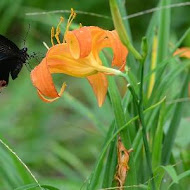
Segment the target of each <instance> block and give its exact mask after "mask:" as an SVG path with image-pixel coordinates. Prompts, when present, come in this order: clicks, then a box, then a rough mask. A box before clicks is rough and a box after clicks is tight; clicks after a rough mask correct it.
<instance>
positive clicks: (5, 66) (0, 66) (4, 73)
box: [0, 59, 11, 85]
mask: <svg viewBox="0 0 190 190" xmlns="http://www.w3.org/2000/svg"><path fill="white" fill-rule="evenodd" d="M10 66H11V64H10V61H9V60H8V59H3V60H1V61H0V81H5V82H6V85H8V83H9V73H10V68H11V67H10Z"/></svg>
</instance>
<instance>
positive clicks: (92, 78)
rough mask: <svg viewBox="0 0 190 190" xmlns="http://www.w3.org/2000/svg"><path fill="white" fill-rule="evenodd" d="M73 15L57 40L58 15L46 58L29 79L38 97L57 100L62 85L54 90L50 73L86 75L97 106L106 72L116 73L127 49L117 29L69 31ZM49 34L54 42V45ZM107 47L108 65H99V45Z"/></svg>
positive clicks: (103, 90) (99, 103) (91, 27)
mask: <svg viewBox="0 0 190 190" xmlns="http://www.w3.org/2000/svg"><path fill="white" fill-rule="evenodd" d="M74 17H75V13H74V12H72V13H71V16H70V18H69V20H68V23H67V28H66V32H65V34H64V39H63V42H61V41H60V39H59V34H60V27H59V26H60V24H61V22H62V21H63V18H61V21H60V23H59V24H58V26H57V29H56V33H55V34H54V28H52V32H51V41H52V45H53V46H52V47H51V48H50V49H49V50H48V52H47V54H46V57H45V58H44V59H43V60H42V61H41V63H40V64H39V65H38V66H37V67H35V68H34V70H33V71H32V72H31V80H32V83H33V85H34V86H35V87H36V88H37V91H38V94H39V96H40V98H41V99H42V100H44V101H46V102H52V101H54V100H56V99H58V98H59V97H60V96H61V95H62V93H63V92H64V90H65V87H66V84H65V83H64V84H63V85H62V88H61V91H60V92H59V93H58V92H57V90H56V88H55V86H54V83H53V79H52V76H51V74H53V73H63V74H67V75H70V76H74V77H86V78H87V79H88V81H89V83H90V85H91V86H92V88H93V91H94V93H95V95H96V98H97V101H98V105H99V106H102V104H103V102H104V100H105V96H106V93H107V88H108V81H107V79H106V74H112V75H119V74H121V71H120V70H122V69H123V68H124V66H125V62H126V57H127V54H128V51H127V49H126V48H125V47H124V46H123V45H122V43H121V42H120V40H119V37H118V34H117V32H116V31H115V30H114V31H108V30H103V29H101V28H99V27H94V26H89V27H81V28H79V29H76V30H73V31H69V26H70V24H71V22H72V20H73V19H74ZM53 37H55V38H56V40H57V43H58V44H56V45H54V41H53ZM106 47H110V48H112V50H113V60H112V65H111V66H112V67H117V68H119V70H116V69H113V68H108V67H105V66H103V65H102V61H101V59H100V57H99V53H100V51H101V50H102V49H103V48H106ZM46 97H47V98H46Z"/></svg>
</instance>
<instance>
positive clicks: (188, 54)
mask: <svg viewBox="0 0 190 190" xmlns="http://www.w3.org/2000/svg"><path fill="white" fill-rule="evenodd" d="M174 55H179V56H180V57H185V58H189V59H190V48H189V47H183V48H180V49H177V50H176V51H175V53H174Z"/></svg>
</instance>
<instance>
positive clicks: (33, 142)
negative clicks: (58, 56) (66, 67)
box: [0, 0, 190, 190]
mask: <svg viewBox="0 0 190 190" xmlns="http://www.w3.org/2000/svg"><path fill="white" fill-rule="evenodd" d="M179 2H180V3H181V1H175V2H173V1H172V2H171V1H170V0H162V1H155V2H154V4H153V2H152V1H150V0H149V1H148V0H147V5H144V4H143V2H139V1H137V0H135V1H133V2H126V4H125V5H124V4H123V3H124V1H122V0H114V1H113V0H110V1H109V2H106V1H105V2H104V1H101V0H98V1H96V2H95V1H88V2H87V1H84V0H83V1H80V3H79V1H76V2H74V1H73V2H72V3H71V2H69V1H67V2H65V3H63V2H62V1H56V3H55V2H54V1H51V2H50V3H47V2H45V1H43V0H39V1H30V2H29V1H28V2H26V1H22V0H19V1H13V0H9V1H5V0H3V1H0V21H1V28H0V33H1V34H4V35H6V36H7V37H9V38H10V39H12V40H13V41H14V42H15V43H16V44H18V45H19V47H22V46H23V43H24V42H23V39H24V38H25V36H26V31H27V30H28V24H30V25H31V27H30V30H29V34H28V36H27V38H26V44H27V47H28V48H29V51H30V52H33V51H35V52H37V54H39V56H38V59H39V60H40V59H41V57H43V55H44V54H45V52H46V49H45V47H44V46H43V44H42V42H43V41H45V42H46V43H47V44H48V45H50V29H51V26H56V25H57V23H58V21H59V17H60V16H61V15H62V14H61V13H58V14H45V15H38V16H32V15H28V16H27V15H25V13H27V12H28V13H29V12H40V11H52V10H57V9H67V10H69V9H70V8H71V7H73V8H74V9H76V10H81V11H87V12H89V13H93V12H95V13H99V14H103V15H107V16H109V18H112V20H111V19H106V18H101V17H96V16H92V15H88V16H86V15H83V14H78V15H77V19H76V20H75V23H74V25H73V26H72V27H73V28H75V27H76V26H78V24H79V23H80V22H81V23H82V24H83V25H97V26H100V27H103V28H104V29H110V30H111V29H113V28H116V30H118V31H119V34H120V37H121V39H122V41H123V43H124V44H125V45H126V46H127V47H128V48H129V49H130V50H131V51H130V53H129V56H128V58H127V68H126V69H127V70H128V72H127V73H124V74H126V76H125V77H124V78H123V77H121V76H120V77H118V76H117V77H116V76H109V77H108V80H109V90H108V95H107V99H106V102H105V104H104V105H103V107H102V108H99V107H98V105H97V102H96V99H95V96H94V94H93V92H92V90H91V88H90V85H89V84H88V83H87V80H85V79H77V78H72V77H68V76H62V75H58V76H57V77H56V78H55V81H56V84H57V85H59V84H61V83H62V82H63V81H66V82H67V85H68V86H67V89H66V93H65V94H64V95H63V97H61V98H60V99H59V100H58V101H56V102H54V103H51V104H46V103H44V102H42V101H41V100H40V99H39V98H38V96H37V93H36V90H35V89H34V88H33V86H32V84H31V81H30V73H29V72H28V70H27V69H26V68H25V67H24V68H23V70H22V72H21V73H20V75H19V77H18V79H16V80H15V81H10V84H9V86H8V87H7V88H5V89H3V91H2V92H1V93H0V105H1V109H0V118H1V119H0V139H2V141H1V144H0V189H2V190H12V189H15V190H26V189H32V190H38V189H44V190H75V189H76V190H78V189H90V190H94V189H106V188H111V187H113V188H114V187H115V185H116V182H115V181H114V175H115V172H116V165H117V149H116V145H117V138H118V135H120V136H121V139H122V142H123V143H124V145H125V147H126V148H127V149H130V148H133V150H134V151H133V152H132V153H131V154H130V161H129V167H130V169H129V171H128V175H127V178H126V181H125V186H126V188H125V189H128V188H129V189H175V190H176V189H179V190H186V189H189V188H190V183H189V181H190V158H189V154H190V151H189V146H190V139H189V137H188V134H189V125H190V109H189V106H190V103H189V100H190V99H189V94H188V93H189V92H188V85H189V83H190V73H189V72H190V60H188V59H185V58H183V59H181V58H179V57H178V56H175V57H174V56H173V53H174V52H175V50H176V49H177V48H178V47H181V46H189V45H190V28H189V27H190V26H189V20H188V15H189V6H186V7H177V8H173V9H171V8H167V9H161V10H160V11H156V12H153V13H152V14H149V15H142V16H140V17H137V18H134V19H131V20H127V19H124V20H123V19H122V17H125V16H127V14H129V13H134V12H138V11H142V10H145V9H148V8H152V7H153V6H166V5H170V4H171V3H179ZM110 9H111V11H110ZM126 10H127V11H126ZM63 16H65V17H68V16H69V15H68V14H63ZM155 35H156V37H157V39H158V48H157V51H156V54H157V59H156V67H155V69H154V70H151V56H152V45H153V37H155ZM144 36H145V37H146V39H147V49H146V48H141V43H142V40H141V39H142V38H143V37H144ZM19 43H20V44H19ZM145 49H146V50H145ZM41 54H42V55H41ZM109 54H110V51H109V50H108V51H107V50H105V51H103V52H102V54H101V59H102V61H103V63H104V65H110V55H109ZM145 54H146V58H145V57H143V56H144V55H145ZM142 58H145V59H144V60H143V61H142ZM33 63H34V65H37V64H38V61H36V60H35V59H33V60H31V65H33ZM142 63H143V67H142ZM152 74H155V83H154V87H153V90H152V93H151V95H150V97H149V96H148V89H149V84H150V80H151V76H152ZM126 81H127V82H128V83H130V88H127V82H126ZM139 101H140V103H139ZM142 125H143V126H142ZM142 127H143V128H142ZM146 142H147V143H146ZM147 156H148V157H149V158H148V159H147ZM151 173H152V174H151ZM127 187H128V188H127ZM154 187H155V188H154Z"/></svg>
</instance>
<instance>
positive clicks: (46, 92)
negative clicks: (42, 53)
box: [31, 58, 66, 101]
mask: <svg viewBox="0 0 190 190" xmlns="http://www.w3.org/2000/svg"><path fill="white" fill-rule="evenodd" d="M31 80H32V83H33V85H34V86H35V87H36V88H37V91H38V94H39V96H40V98H41V99H43V100H44V101H46V99H45V96H47V97H49V98H52V99H54V100H56V99H57V98H59V97H60V96H61V95H62V94H63V92H64V89H65V87H66V84H65V83H64V84H63V86H62V88H61V91H60V93H58V92H57V90H56V88H55V86H54V83H53V79H52V76H51V73H50V71H49V69H48V67H47V59H46V58H44V59H43V60H42V62H41V63H40V64H39V65H38V66H36V67H35V68H34V69H33V70H32V72H31ZM42 94H43V96H41V95H42ZM47 101H51V100H47ZM52 101H53V100H52Z"/></svg>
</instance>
